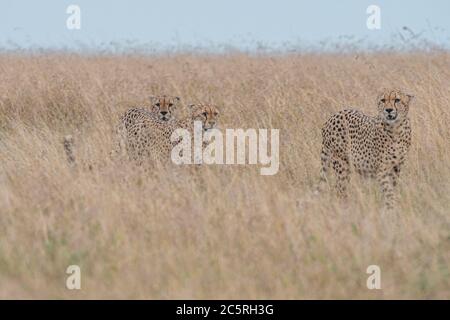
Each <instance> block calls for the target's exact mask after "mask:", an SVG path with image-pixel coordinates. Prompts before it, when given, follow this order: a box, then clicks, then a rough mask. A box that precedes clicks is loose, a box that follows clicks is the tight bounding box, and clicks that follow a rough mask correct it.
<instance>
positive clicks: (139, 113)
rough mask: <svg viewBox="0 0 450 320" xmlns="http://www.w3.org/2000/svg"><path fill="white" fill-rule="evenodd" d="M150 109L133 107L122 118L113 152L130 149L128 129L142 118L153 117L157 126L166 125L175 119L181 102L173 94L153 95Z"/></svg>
mask: <svg viewBox="0 0 450 320" xmlns="http://www.w3.org/2000/svg"><path fill="white" fill-rule="evenodd" d="M150 99H151V102H152V105H151V108H150V110H147V109H145V108H131V109H129V110H127V111H126V112H125V114H123V115H122V116H121V118H120V121H119V125H118V126H117V128H116V139H117V141H116V145H115V150H114V151H113V153H115V154H119V153H123V152H124V151H125V150H128V148H129V146H128V145H127V140H128V139H127V136H128V131H129V130H130V128H131V127H133V126H134V125H135V124H136V123H138V122H139V121H141V120H142V119H146V118H151V119H152V120H153V121H154V124H155V125H156V126H163V127H164V126H165V125H168V124H170V123H172V122H174V121H175V117H174V112H175V110H176V109H177V107H178V104H179V102H180V98H179V97H173V96H166V95H161V96H152V97H150Z"/></svg>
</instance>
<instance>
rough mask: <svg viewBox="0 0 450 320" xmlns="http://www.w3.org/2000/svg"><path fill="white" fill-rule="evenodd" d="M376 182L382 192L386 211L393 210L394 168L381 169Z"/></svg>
mask: <svg viewBox="0 0 450 320" xmlns="http://www.w3.org/2000/svg"><path fill="white" fill-rule="evenodd" d="M378 182H379V184H380V186H381V192H382V193H383V197H384V207H385V209H387V210H388V211H390V210H393V209H394V205H395V197H394V196H395V194H394V186H395V184H396V183H397V182H396V178H395V173H394V169H392V170H384V171H382V172H381V173H380V174H379V175H378Z"/></svg>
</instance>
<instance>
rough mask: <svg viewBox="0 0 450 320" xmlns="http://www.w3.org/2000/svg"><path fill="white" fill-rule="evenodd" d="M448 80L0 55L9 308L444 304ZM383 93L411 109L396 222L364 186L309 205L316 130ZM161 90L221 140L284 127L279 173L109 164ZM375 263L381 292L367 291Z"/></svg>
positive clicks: (270, 59)
mask: <svg viewBox="0 0 450 320" xmlns="http://www.w3.org/2000/svg"><path fill="white" fill-rule="evenodd" d="M449 84H450V54H448V53H433V54H421V53H416V54H413V53H410V54H395V53H390V54H388V53H386V54H382V53H379V54H376V55H364V54H359V55H351V54H348V55H332V54H327V55H324V54H323V55H320V54H317V55H314V54H308V55H282V56H249V55H244V54H232V55H220V56H208V55H200V56H195V55H181V54H180V55H175V56H159V57H157V56H152V57H138V56H121V57H119V56H116V57H107V56H77V55H70V54H65V55H63V54H61V55H57V54H49V55H40V56H31V55H30V56H27V55H23V56H20V55H7V54H3V55H1V56H0V159H1V161H0V284H1V285H0V297H1V298H67V299H68V298H162V299H166V298H210V299H216V298H234V299H237V298H277V299H278V298H286V299H300V298H357V299H359V298H400V299H404V298H406V299H408V298H450V271H449V264H450V255H449V252H450V209H449V208H450V129H449V123H450V85H449ZM390 86H395V87H399V86H400V87H403V88H406V89H408V90H409V91H410V92H411V93H413V94H414V95H415V96H416V100H415V103H414V105H413V106H412V107H411V110H410V116H411V119H412V124H413V146H412V149H411V151H410V153H409V158H408V161H407V164H406V167H405V169H404V172H403V174H402V177H401V183H400V186H399V193H400V201H399V210H398V212H397V213H394V214H392V215H384V214H381V213H380V212H381V201H380V194H379V192H378V188H377V185H376V184H375V183H374V182H371V181H362V180H361V179H359V178H358V177H353V180H352V181H353V184H352V187H351V192H352V197H351V199H350V200H349V201H348V203H340V202H339V201H338V200H337V198H336V197H335V196H334V194H333V193H332V192H328V193H325V194H323V195H322V196H321V197H313V196H312V188H313V186H314V184H315V182H316V181H317V178H318V171H319V148H320V142H321V141H320V139H321V136H320V128H321V125H322V124H323V122H324V121H325V120H326V119H327V117H329V116H330V115H331V114H332V113H333V112H335V111H337V110H339V109H342V108H343V107H344V106H354V107H357V108H360V109H362V110H363V111H364V112H367V113H370V114H373V113H374V112H375V101H374V99H375V96H376V94H377V93H378V89H379V88H381V87H390ZM159 93H167V94H176V95H179V96H181V97H182V98H183V101H184V102H186V103H187V102H191V101H193V102H195V101H198V100H200V101H210V102H214V103H216V104H217V105H219V106H221V111H222V118H221V126H222V127H223V128H225V127H228V128H278V129H280V137H281V145H280V160H281V162H280V171H279V173H278V174H277V175H275V176H261V175H260V174H259V168H258V167H257V166H204V167H200V168H192V167H173V166H172V167H171V168H170V169H163V168H162V169H161V170H159V171H156V170H155V171H144V170H141V168H137V167H135V166H134V165H132V164H129V163H126V162H114V161H112V160H110V158H109V151H110V150H111V142H112V131H113V127H114V125H115V123H116V121H117V117H118V116H119V115H120V114H121V113H122V112H123V111H124V110H125V109H126V108H128V107H130V106H134V105H137V104H144V103H147V100H146V97H147V96H148V95H150V94H159ZM67 134H71V135H72V136H73V137H74V141H75V150H74V151H75V154H76V157H77V161H78V164H77V166H76V167H72V166H70V165H69V164H68V163H67V160H66V155H65V154H64V149H63V138H64V136H65V135H67ZM71 264H77V265H79V266H80V267H81V272H82V279H81V281H82V284H81V285H82V289H81V290H79V291H76V290H75V291H70V290H68V289H66V287H65V281H66V277H67V275H66V274H65V271H66V268H67V266H69V265H71ZM372 264H375V265H379V266H380V268H381V272H382V274H381V276H382V278H381V285H382V289H381V290H368V289H367V287H366V279H367V277H368V275H367V274H366V268H367V267H368V266H369V265H372Z"/></svg>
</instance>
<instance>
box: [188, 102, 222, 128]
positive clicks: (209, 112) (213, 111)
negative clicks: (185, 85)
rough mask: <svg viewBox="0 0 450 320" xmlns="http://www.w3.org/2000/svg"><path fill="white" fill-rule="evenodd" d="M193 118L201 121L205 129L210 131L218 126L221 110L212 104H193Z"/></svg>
mask: <svg viewBox="0 0 450 320" xmlns="http://www.w3.org/2000/svg"><path fill="white" fill-rule="evenodd" d="M189 108H190V109H191V118H192V120H194V121H201V122H202V125H203V129H204V130H205V131H208V130H210V129H213V128H215V127H216V123H217V120H218V118H219V110H218V109H217V107H216V106H214V105H212V104H191V105H189Z"/></svg>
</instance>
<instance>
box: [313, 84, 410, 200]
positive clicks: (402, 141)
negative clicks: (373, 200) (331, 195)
mask: <svg viewBox="0 0 450 320" xmlns="http://www.w3.org/2000/svg"><path fill="white" fill-rule="evenodd" d="M412 98H413V97H412V96H411V95H408V94H405V93H403V92H402V91H400V90H384V91H383V93H382V94H380V95H379V97H378V116H376V117H369V116H367V115H365V114H363V113H361V112H360V111H357V110H349V109H347V110H343V111H340V112H338V113H336V114H335V115H333V116H332V117H331V118H330V119H329V120H328V121H327V122H326V123H325V125H324V127H323V128H322V138H323V142H322V153H321V162H322V169H321V174H320V181H321V182H322V183H323V182H326V181H327V178H326V173H327V169H328V168H329V167H330V165H331V166H332V168H333V170H334V172H335V174H336V178H337V182H336V188H337V191H338V194H339V195H340V196H342V197H346V196H347V185H348V183H349V180H350V171H351V170H352V169H354V170H355V171H356V172H358V173H360V174H362V175H363V176H370V177H375V178H376V179H377V180H378V182H379V183H380V185H381V190H382V192H383V195H384V204H385V207H386V208H387V209H392V208H393V206H394V202H395V201H394V187H395V186H396V184H397V180H398V177H399V174H400V169H401V166H402V165H403V163H404V161H405V158H406V154H407V152H408V150H409V148H410V145H411V126H410V120H409V118H408V110H409V104H410V102H411V100H412Z"/></svg>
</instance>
